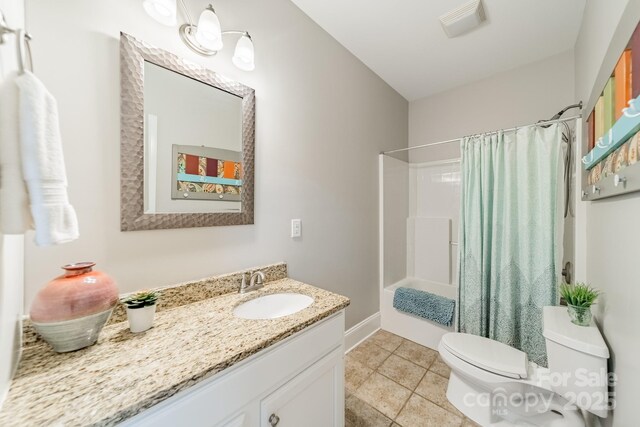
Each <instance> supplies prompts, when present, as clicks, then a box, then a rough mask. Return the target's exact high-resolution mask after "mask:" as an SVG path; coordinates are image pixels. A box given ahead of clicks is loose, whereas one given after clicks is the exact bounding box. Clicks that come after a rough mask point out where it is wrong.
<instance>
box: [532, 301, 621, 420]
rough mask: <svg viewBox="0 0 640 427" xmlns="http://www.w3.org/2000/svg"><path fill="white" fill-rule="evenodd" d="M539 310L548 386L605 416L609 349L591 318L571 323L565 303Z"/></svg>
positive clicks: (568, 398) (592, 411)
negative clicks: (586, 323)
mask: <svg viewBox="0 0 640 427" xmlns="http://www.w3.org/2000/svg"><path fill="white" fill-rule="evenodd" d="M543 310H544V313H543V319H544V328H543V335H544V338H545V342H546V346H547V359H548V362H549V370H550V378H549V382H550V385H551V389H552V390H553V391H554V392H556V393H558V394H560V395H561V396H563V397H564V398H565V399H567V400H569V401H570V402H573V403H574V404H575V405H576V406H577V407H579V408H582V409H584V410H587V411H589V412H591V413H593V414H595V415H597V416H599V417H603V418H604V417H606V416H607V413H608V408H609V406H608V403H609V402H608V379H609V376H608V374H607V360H608V359H609V349H608V348H607V345H606V344H605V342H604V338H602V334H600V331H599V330H598V328H597V327H596V325H595V324H594V322H593V321H592V322H591V325H590V326H578V325H574V324H573V323H571V320H570V319H569V314H568V313H567V307H544V309H543Z"/></svg>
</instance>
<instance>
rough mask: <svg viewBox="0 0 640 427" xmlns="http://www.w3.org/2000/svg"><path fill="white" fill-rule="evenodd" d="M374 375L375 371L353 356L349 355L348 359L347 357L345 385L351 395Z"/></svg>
mask: <svg viewBox="0 0 640 427" xmlns="http://www.w3.org/2000/svg"><path fill="white" fill-rule="evenodd" d="M372 373H373V369H371V368H368V367H366V366H365V365H363V364H362V363H360V362H358V361H357V360H356V359H354V358H353V357H352V356H350V355H347V357H345V363H344V377H345V380H344V385H345V387H346V389H347V391H350V392H351V393H353V392H355V391H356V390H357V389H358V387H360V386H361V385H362V383H363V382H364V380H366V379H367V378H369V375H371V374H372Z"/></svg>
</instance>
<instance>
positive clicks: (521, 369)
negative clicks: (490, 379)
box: [442, 333, 529, 379]
mask: <svg viewBox="0 0 640 427" xmlns="http://www.w3.org/2000/svg"><path fill="white" fill-rule="evenodd" d="M442 344H443V345H444V346H445V348H446V349H447V350H449V352H451V353H452V354H453V355H455V356H456V357H458V358H460V359H462V360H464V361H465V362H467V363H470V364H472V365H474V366H477V367H478V368H481V369H484V370H485V371H489V372H493V373H494V374H498V375H502V376H505V377H509V378H515V379H521V378H527V365H528V363H529V362H528V359H527V354H526V353H525V352H523V351H520V350H518V349H515V348H513V347H510V346H508V345H506V344H502V343H500V342H498V341H494V340H492V339H489V338H484V337H479V336H477V335H471V334H462V333H449V334H445V335H444V336H443V337H442Z"/></svg>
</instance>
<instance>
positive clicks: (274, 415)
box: [260, 348, 344, 427]
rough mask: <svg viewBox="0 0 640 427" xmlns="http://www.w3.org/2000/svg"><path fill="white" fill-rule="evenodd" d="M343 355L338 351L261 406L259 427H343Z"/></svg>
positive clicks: (292, 381) (303, 373)
mask: <svg viewBox="0 0 640 427" xmlns="http://www.w3.org/2000/svg"><path fill="white" fill-rule="evenodd" d="M343 425H344V355H343V352H342V348H338V349H336V350H334V351H332V352H331V353H329V354H328V355H327V356H325V357H324V358H322V359H321V360H319V361H318V362H316V363H315V364H314V365H312V366H311V367H309V368H307V369H306V370H305V371H304V372H302V373H301V374H300V375H298V376H297V377H295V378H293V379H292V380H291V381H289V382H288V383H286V384H285V385H283V386H282V387H280V388H279V389H277V390H276V391H275V392H273V393H272V394H271V395H269V396H268V397H267V398H265V399H264V400H262V402H261V404H260V427H275V426H277V427H300V426H305V427H330V426H335V427H342V426H343Z"/></svg>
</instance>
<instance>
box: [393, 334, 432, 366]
mask: <svg viewBox="0 0 640 427" xmlns="http://www.w3.org/2000/svg"><path fill="white" fill-rule="evenodd" d="M394 353H395V354H397V355H398V356H400V357H403V358H405V359H407V360H409V361H411V362H413V363H415V364H416V365H420V366H422V367H423V368H429V366H431V364H432V363H433V361H434V360H435V359H436V357H437V356H438V352H437V351H435V350H431V349H430V348H427V347H423V346H421V345H420V344H416V343H414V342H413V341H409V340H404V341H403V342H402V344H400V346H399V347H398V348H397V349H396V351H395V352H394Z"/></svg>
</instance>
